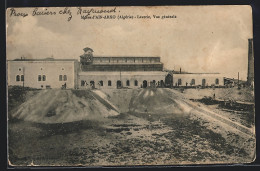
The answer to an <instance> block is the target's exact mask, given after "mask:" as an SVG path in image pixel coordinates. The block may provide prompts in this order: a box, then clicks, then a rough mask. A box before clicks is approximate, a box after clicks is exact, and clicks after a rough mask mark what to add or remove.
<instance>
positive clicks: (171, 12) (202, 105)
mask: <svg viewBox="0 0 260 171" xmlns="http://www.w3.org/2000/svg"><path fill="white" fill-rule="evenodd" d="M6 30H7V32H6V47H7V53H6V54H7V56H6V66H7V75H6V77H7V91H8V98H7V103H8V113H7V116H8V156H7V157H8V162H9V167H26V166H31V167H34V166H72V167H75V166H86V167H89V166H94V167H95V166H144V165H145V166H147V165H148V166H156V165H160V166H161V165H191V164H192V165H199V164H243V163H251V162H253V161H254V160H255V156H256V139H255V97H254V51H253V27H252V9H251V7H250V6H248V5H226V6H225V5H224V6H223V5H221V6H217V5H215V6H119V7H118V6H108V7H33V8H8V9H7V10H6Z"/></svg>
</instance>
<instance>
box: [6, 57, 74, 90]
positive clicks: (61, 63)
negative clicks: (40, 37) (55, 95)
mask: <svg viewBox="0 0 260 171" xmlns="http://www.w3.org/2000/svg"><path fill="white" fill-rule="evenodd" d="M77 68H78V62H77V60H74V59H53V58H46V59H23V58H22V59H16V60H9V61H7V72H8V85H12V86H14V85H16V86H25V87H32V88H40V89H45V88H61V87H62V86H63V85H66V87H67V88H76V87H77V85H76V84H75V83H76V82H77V81H76V80H77Z"/></svg>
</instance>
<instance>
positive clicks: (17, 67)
mask: <svg viewBox="0 0 260 171" xmlns="http://www.w3.org/2000/svg"><path fill="white" fill-rule="evenodd" d="M83 50H84V54H83V55H81V56H80V61H78V60H76V59H54V58H45V59H26V58H21V59H15V60H9V61H7V72H8V85H9V86H14V85H16V86H25V87H33V88H39V89H45V88H62V87H66V88H69V89H90V88H98V89H114V88H147V87H182V86H186V87H194V86H202V87H207V86H223V85H224V77H221V75H220V74H218V73H197V74H195V73H181V72H173V71H171V72H169V71H165V70H164V69H163V63H162V62H161V61H160V57H134V56H130V57H106V56H103V57H95V56H93V50H92V49H91V48H84V49H83Z"/></svg>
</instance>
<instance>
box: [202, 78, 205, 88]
mask: <svg viewBox="0 0 260 171" xmlns="http://www.w3.org/2000/svg"><path fill="white" fill-rule="evenodd" d="M205 85H206V80H205V79H202V87H205Z"/></svg>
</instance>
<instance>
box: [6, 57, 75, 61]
mask: <svg viewBox="0 0 260 171" xmlns="http://www.w3.org/2000/svg"><path fill="white" fill-rule="evenodd" d="M7 61H78V60H77V59H54V58H43V59H14V60H7Z"/></svg>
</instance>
